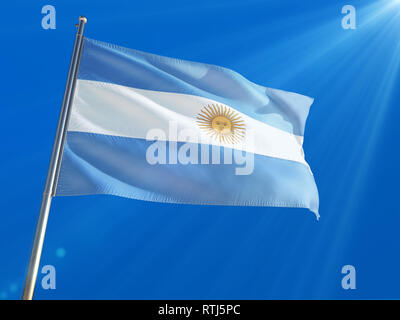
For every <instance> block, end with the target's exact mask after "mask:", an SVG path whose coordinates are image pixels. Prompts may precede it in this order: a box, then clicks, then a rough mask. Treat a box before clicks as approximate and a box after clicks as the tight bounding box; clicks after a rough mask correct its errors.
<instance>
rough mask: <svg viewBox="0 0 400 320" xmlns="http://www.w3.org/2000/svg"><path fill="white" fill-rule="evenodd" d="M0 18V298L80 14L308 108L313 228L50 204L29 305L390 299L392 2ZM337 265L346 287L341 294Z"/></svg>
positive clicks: (90, 200)
mask: <svg viewBox="0 0 400 320" xmlns="http://www.w3.org/2000/svg"><path fill="white" fill-rule="evenodd" d="M45 4H51V5H54V6H55V7H56V10H57V25H56V30H43V29H42V28H41V18H42V14H41V8H42V6H43V5H45ZM345 4H352V5H354V6H355V7H356V9H357V29H356V30H344V29H342V27H341V18H342V17H343V15H342V14H341V8H342V6H343V5H345ZM2 10H3V13H4V14H3V16H2V21H1V24H2V25H1V28H0V37H1V43H2V46H1V69H2V77H1V88H2V90H1V97H2V103H1V126H0V133H1V135H2V137H3V139H2V145H1V149H0V150H1V157H0V167H1V168H2V172H1V182H2V183H1V184H0V185H1V187H0V188H1V190H0V194H1V196H0V208H1V210H0V217H1V222H0V299H16V298H19V297H20V295H21V292H22V288H23V283H24V276H25V273H26V270H27V265H28V259H29V255H30V249H31V245H32V239H33V233H34V228H35V225H36V220H37V215H38V211H39V206H40V201H41V194H42V192H43V187H44V182H45V178H46V173H47V166H48V162H49V157H50V152H51V147H52V143H53V138H54V134H55V129H56V126H57V119H58V114H59V109H60V104H61V101H62V95H63V90H64V85H65V80H66V76H67V71H68V66H69V60H70V56H71V51H72V45H73V41H74V34H75V27H74V24H75V23H76V22H77V19H78V16H79V15H86V16H87V17H88V24H87V28H86V35H87V36H88V37H90V38H93V39H98V40H102V41H106V42H111V43H115V44H119V45H122V46H126V47H130V48H135V49H139V50H142V51H149V52H153V53H156V54H160V55H166V56H172V57H177V58H183V59H188V60H194V61H200V62H206V63H211V64H217V65H221V66H224V67H228V68H231V69H234V70H236V71H238V72H239V73H241V74H242V75H244V76H245V77H247V78H248V79H250V80H251V81H253V82H256V83H259V84H262V85H265V86H268V87H273V88H279V89H284V90H289V91H294V92H298V93H302V94H305V95H309V96H311V97H314V98H315V102H314V104H313V106H312V108H311V112H310V116H309V119H308V122H307V128H306V133H305V145H304V148H305V152H306V158H307V161H308V162H309V164H310V165H311V167H312V168H313V171H314V175H315V179H316V182H317V185H318V187H319V193H320V214H321V219H320V221H319V222H317V221H316V219H315V217H314V215H313V214H312V213H311V212H309V211H307V210H302V209H279V208H246V207H211V206H207V207H202V206H181V205H171V204H157V203H147V202H140V201H135V200H130V199H123V198H117V197H112V196H88V197H67V198H55V199H54V201H53V206H52V209H51V213H50V219H49V224H48V232H47V236H46V240H45V245H44V251H43V257H42V264H41V265H45V264H52V265H54V266H55V267H56V270H57V289H56V290H54V291H45V290H43V289H42V288H41V287H40V286H38V288H37V291H36V298H38V299H98V298H99V299H152V298H153V299H268V298H279V299H281V298H284V299H292V298H323V299H326V298H334V299H361V298H400V292H399V291H400V290H399V288H400V275H399V270H400V258H399V252H400V241H399V225H400V215H399V209H398V207H399V205H398V199H399V183H398V181H400V170H399V160H398V159H399V157H400V151H399V137H400V126H399V119H400V108H399V99H400V90H399V85H400V79H399V63H400V1H398V0H391V1H390V0H387V1H386V0H375V1H368V0H362V1H360V0H348V1H326V0H319V1H315V0H312V1H311V0H302V1H298V0H274V1H252V0H241V1H232V0H229V1H216V0H204V1H120V0H114V1H100V0H98V1H82V0H79V1H78V0H70V1H50V0H49V1H46V2H44V1H12V2H10V1H8V2H5V3H3V4H2ZM346 264H351V265H354V266H355V267H356V270H357V289H356V290H354V291H345V290H343V289H342V288H341V277H342V274H341V268H342V266H343V265H346ZM40 277H41V276H40ZM39 279H40V278H39ZM39 281H40V280H39Z"/></svg>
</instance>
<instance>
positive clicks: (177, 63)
mask: <svg viewBox="0 0 400 320" xmlns="http://www.w3.org/2000/svg"><path fill="white" fill-rule="evenodd" d="M312 102H313V99H312V98H309V97H306V96H303V95H299V94H296V93H291V92H286V91H282V90H277V89H271V88H266V87H263V86H260V85H256V84H254V83H252V82H250V81H248V80H246V79H245V78H243V77H242V76H241V75H239V74H238V73H236V72H234V71H231V70H229V69H226V68H222V67H218V66H213V65H208V64H203V63H195V62H189V61H184V60H179V59H172V58H167V57H162V56H157V55H154V54H149V53H144V52H140V51H136V50H131V49H127V48H122V47H118V46H115V45H111V44H107V43H103V42H99V41H96V40H91V39H87V38H86V39H85V40H84V44H83V53H82V58H81V62H80V67H79V73H78V80H77V82H76V91H75V96H74V100H73V105H72V110H71V115H70V119H69V124H68V131H67V140H66V145H65V149H64V153H63V159H62V166H61V171H60V176H59V180H58V185H57V191H56V195H59V196H65V195H86V194H111V195H116V196H121V197H128V198H134V199H140V200H147V201H159V202H170V203H187V204H206V205H235V206H279V207H298V208H309V209H310V210H311V211H313V212H314V213H315V214H316V216H317V217H319V215H318V191H317V188H316V185H315V182H314V178H313V174H312V172H311V170H310V168H309V166H308V164H307V163H306V161H305V159H304V152H303V147H302V145H303V135H304V126H305V122H306V118H307V115H308V112H309V108H310V105H311V104H312Z"/></svg>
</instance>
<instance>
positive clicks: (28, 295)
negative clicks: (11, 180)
mask: <svg viewBox="0 0 400 320" xmlns="http://www.w3.org/2000/svg"><path fill="white" fill-rule="evenodd" d="M86 22H87V19H86V18H85V17H82V16H81V17H79V25H78V31H77V33H76V38H75V44H74V50H73V53H72V58H71V64H70V67H69V71H68V78H67V84H66V86H65V92H64V99H63V102H62V107H61V113H60V118H59V120H58V127H57V133H56V137H55V141H54V146H53V151H52V154H51V159H50V165H49V171H48V173H47V180H46V186H45V188H44V192H43V198H42V205H41V208H40V213H39V219H38V222H37V226H36V231H35V238H34V241H33V248H32V253H31V259H30V261H29V268H28V274H27V276H26V281H25V288H24V293H23V295H22V299H23V300H32V298H33V292H34V290H35V285H36V279H37V274H38V270H39V264H40V256H41V254H42V249H43V241H44V236H45V233H46V226H47V220H48V217H49V211H50V206H51V200H52V198H53V196H55V193H56V188H57V182H58V175H59V172H60V167H61V159H62V155H63V151H64V145H65V137H66V132H67V127H68V120H69V117H70V114H71V106H72V101H73V96H74V92H75V84H76V78H77V75H78V69H79V63H80V59H81V53H82V47H83V39H84V37H83V31H84V30H85V24H86Z"/></svg>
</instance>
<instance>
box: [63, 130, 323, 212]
mask: <svg viewBox="0 0 400 320" xmlns="http://www.w3.org/2000/svg"><path fill="white" fill-rule="evenodd" d="M152 143H153V142H151V141H146V140H143V139H133V138H124V137H115V136H108V135H100V134H93V133H81V132H69V133H68V135H67V144H66V147H65V151H64V156H63V161H62V167H61V173H60V178H59V182H58V187H57V195H59V196H65V195H85V194H110V195H116V196H121V197H127V198H133V199H139V200H147V201H157V202H170V203H187V204H211V205H235V206H278V207H301V208H309V209H310V210H311V211H313V212H315V213H316V215H317V216H318V191H317V188H316V185H315V182H314V178H313V176H312V174H311V173H310V171H309V169H308V168H307V167H306V166H305V165H303V164H300V163H298V162H293V161H288V160H281V159H276V158H271V157H266V156H260V155H254V171H253V173H252V174H251V175H247V176H246V175H242V176H238V175H235V168H237V164H230V165H229V164H219V165H215V164H212V165H211V164H209V165H207V164H188V165H182V164H162V165H161V164H157V165H150V164H149V163H148V162H147V161H146V156H145V155H146V150H147V148H148V146H149V145H151V144H152ZM180 145H182V144H181V143H179V144H178V148H179V147H180ZM196 146H197V145H196ZM210 152H211V150H210ZM220 152H221V159H223V148H221V150H220ZM199 157H200V155H199ZM199 159H200V158H199Z"/></svg>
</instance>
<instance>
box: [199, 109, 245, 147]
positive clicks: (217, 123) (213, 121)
mask: <svg viewBox="0 0 400 320" xmlns="http://www.w3.org/2000/svg"><path fill="white" fill-rule="evenodd" d="M197 124H198V125H199V127H200V128H201V129H202V130H204V131H206V132H207V133H208V134H209V135H210V136H211V137H212V138H214V139H217V140H219V142H225V143H231V144H235V143H237V142H239V141H240V140H241V139H243V137H244V134H245V132H246V128H245V126H244V121H243V120H242V118H241V117H240V115H239V114H238V113H237V112H235V111H233V110H232V109H230V108H228V107H227V106H224V105H221V104H211V105H210V104H209V105H207V106H206V107H204V108H203V109H202V110H201V112H200V113H199V115H198V116H197Z"/></svg>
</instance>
